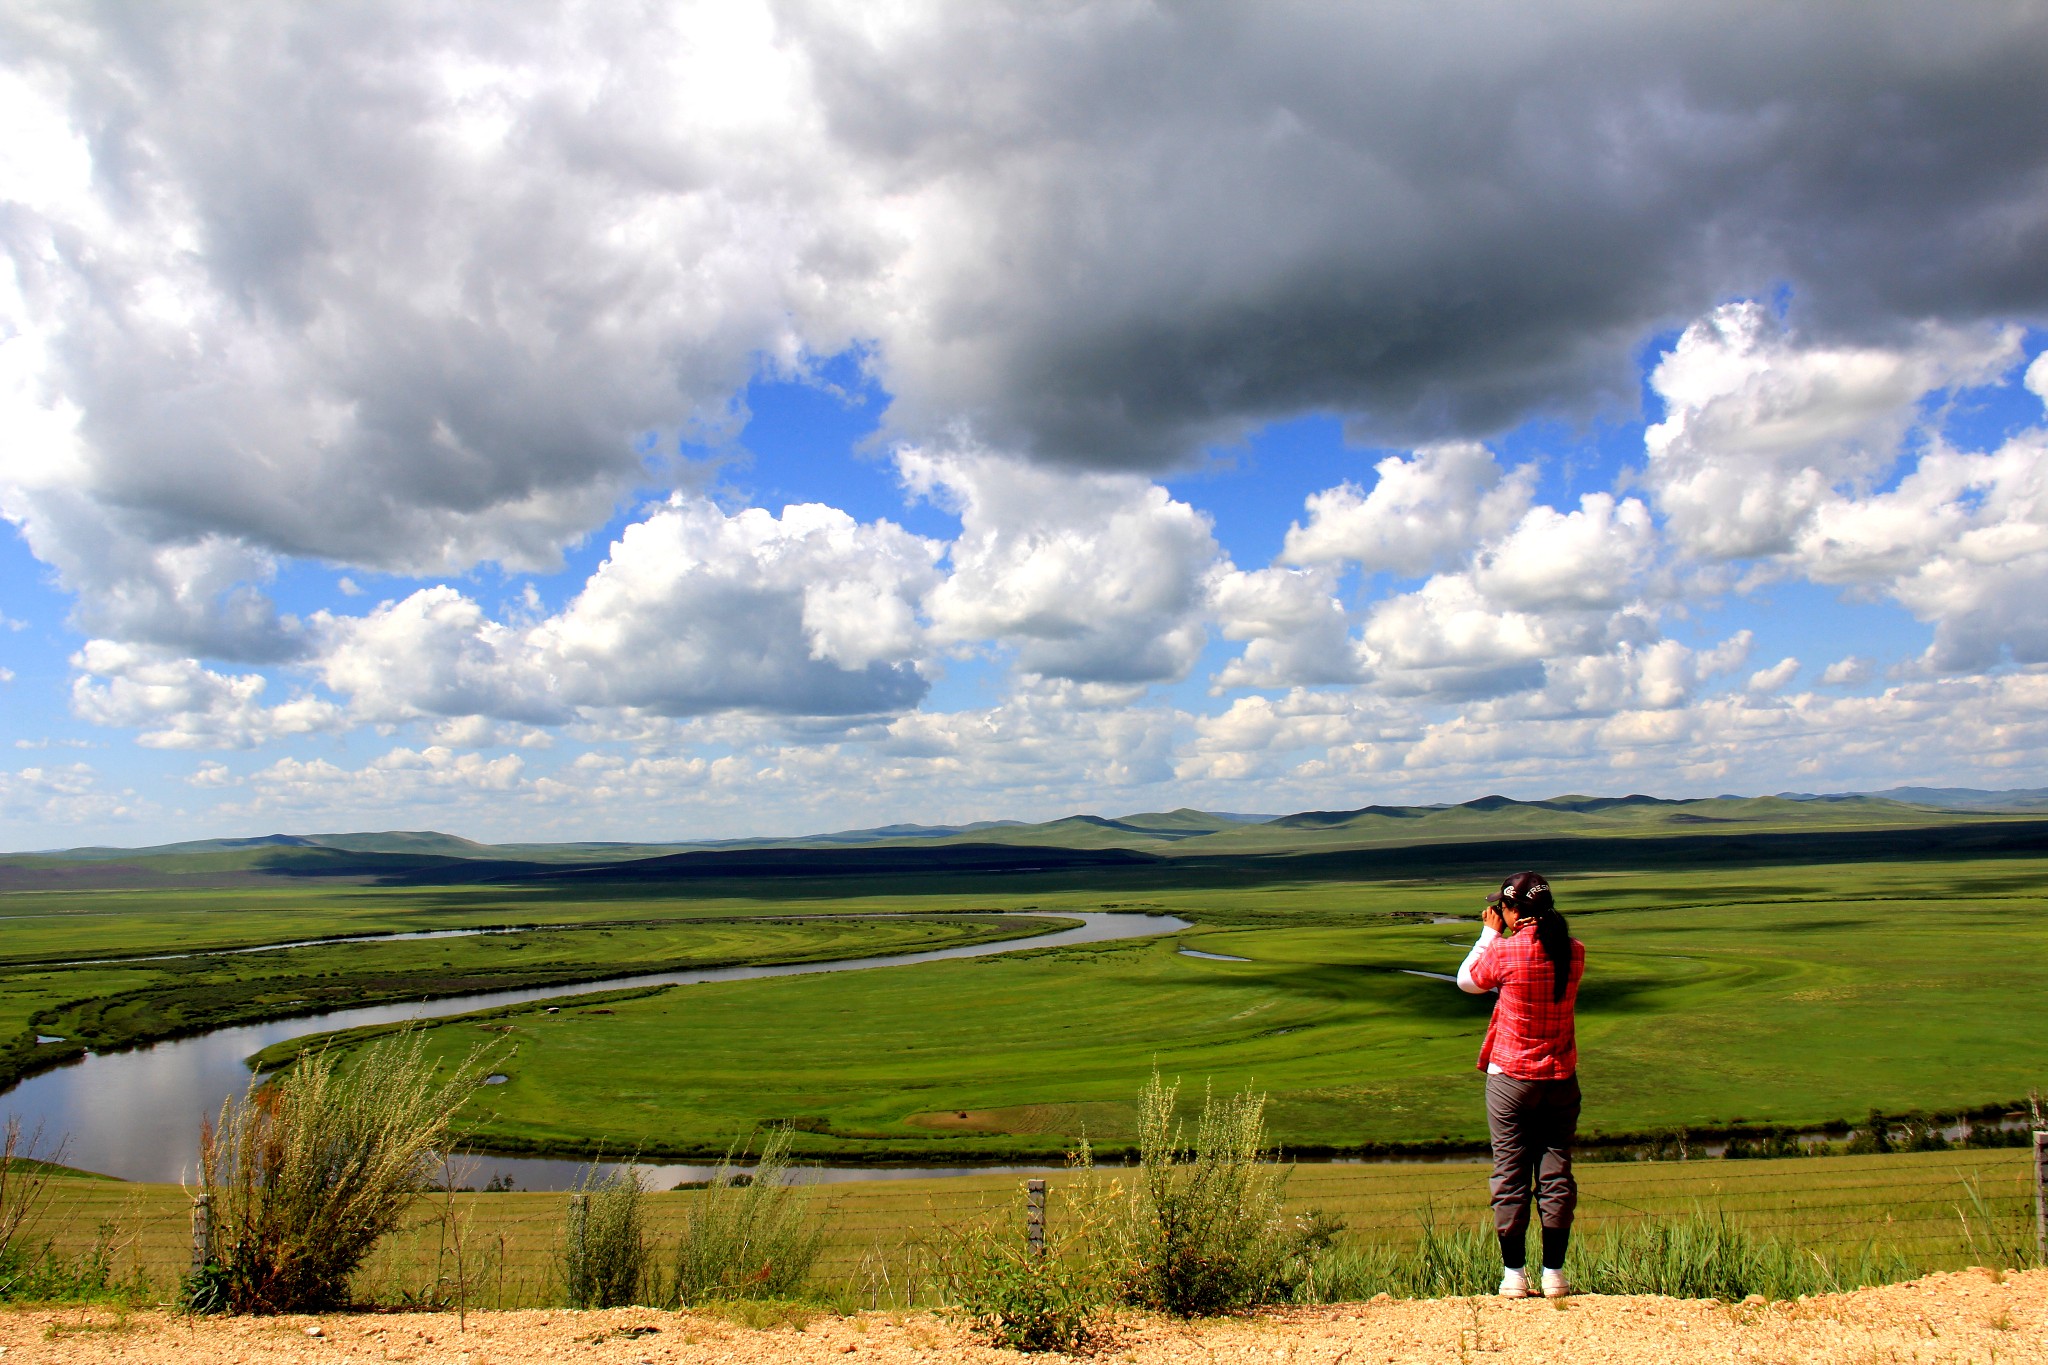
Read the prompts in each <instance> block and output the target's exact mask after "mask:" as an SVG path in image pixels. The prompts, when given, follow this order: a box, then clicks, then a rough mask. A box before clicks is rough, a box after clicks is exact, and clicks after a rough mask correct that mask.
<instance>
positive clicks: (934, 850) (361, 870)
mask: <svg viewBox="0 0 2048 1365" xmlns="http://www.w3.org/2000/svg"><path fill="white" fill-rule="evenodd" d="M2043 810H2048V790H2013V791H2004V792H1995V791H1980V790H1977V789H1974V788H1935V787H1899V788H1894V789H1892V790H1890V791H1886V792H1874V793H1837V794H1826V795H1815V794H1810V793H1794V792H1787V793H1781V794H1779V795H1776V796H1755V797H1742V796H1715V797H1697V798H1666V797H1655V796H1647V795H1643V794H1640V793H1635V794H1630V795H1626V796H1586V795H1581V794H1575V793H1574V794H1567V795H1563V796H1556V797H1550V798H1547V799H1544V800H1538V801H1524V800H1519V799H1516V798H1512V797H1507V796H1501V795H1498V794H1489V795H1485V796H1480V797H1476V798H1474V799H1473V800H1470V801H1464V802H1459V803H1456V804H1438V805H1378V804H1375V805H1364V806H1359V807H1357V808H1354V809H1350V810H1314V811H1299V812H1295V813H1293V814H1290V815H1280V816H1267V815H1248V814H1242V813H1234V812H1215V811H1202V810H1196V809H1194V808H1192V807H1181V808H1179V809H1176V810H1169V811H1144V812H1139V813H1136V814H1131V815H1123V816H1115V817H1111V816H1102V815H1094V814H1076V815H1069V816H1064V817H1061V818H1059V819H1055V820H1048V821H1043V822H1038V823H1025V822H1022V821H1017V820H978V821H972V822H968V823H963V824H957V825H924V824H913V823H897V824H889V825H879V826H872V827H868V828H862V829H850V830H838V831H833V832H829V833H824V834H813V835H805V836H799V837H795V838H772V837H761V838H742V839H719V840H696V841H676V842H673V843H660V842H635V841H619V842H611V841H588V842H575V843H560V844H540V843H515V844H485V843H479V842H477V841H475V840H472V839H466V838H462V837H460V836H458V835H452V834H444V833H441V832H439V831H435V830H383V831H357V832H347V833H331V834H305V835H297V834H264V835H255V836H250V837H245V838H218V839H198V840H189V841H185V842H181V843H172V844H161V845H156V846H153V847H146V848H129V849H123V848H108V847H89V848H75V849H67V850H62V851H53V852H48V853H36V854H15V855H6V856H0V888H4V887H27V886H47V887H53V888H54V887H67V886H81V887H82V886H86V885H113V884H116V883H119V884H129V885H137V886H142V885H164V884H197V883H196V882H195V881H194V879H205V878H216V879H218V878H227V879H236V878H242V879H246V878H248V877H260V878H273V877H357V878H389V877H402V878H404V879H406V880H434V879H437V878H448V879H454V880H461V881H474V880H480V879H489V878H495V877H499V876H514V877H525V876H528V875H532V876H545V875H551V874H550V873H549V872H548V869H556V868H558V869H561V870H562V871H563V872H564V873H572V872H573V873H577V874H578V875H581V874H582V871H583V870H587V869H597V868H610V869H617V870H620V873H621V875H632V876H636V877H637V876H640V875H642V873H643V872H653V871H654V870H655V868H656V866H657V865H658V866H660V867H665V868H667V869H669V870H670V871H673V872H681V871H683V870H685V869H689V870H690V874H691V875H693V876H694V875H708V874H709V873H710V870H711V869H714V868H724V869H727V870H729V871H731V872H732V874H733V875H753V874H752V873H750V872H743V871H741V869H744V868H758V869H767V868H770V867H774V868H778V869H781V870H782V871H781V872H780V873H778V875H789V873H790V870H791V869H794V868H798V867H803V868H810V869H815V870H820V871H822V870H823V869H826V868H833V869H842V868H843V867H850V866H852V865H853V863H848V862H846V861H845V860H842V859H834V858H826V857H822V856H814V855H822V854H824V853H827V852H829V851H831V850H834V849H837V850H843V851H846V852H847V853H849V854H851V853H860V854H861V855H862V856H861V858H857V859H855V860H854V862H861V863H864V864H872V865H873V866H874V867H876V868H878V869H879V868H882V867H883V866H885V865H886V866H888V867H896V866H897V865H899V864H901V865H902V866H906V867H907V866H910V865H912V864H915V863H917V862H918V861H919V860H920V859H922V860H923V861H924V862H925V863H926V864H928V865H929V866H931V867H933V868H943V867H959V866H962V865H964V864H965V863H975V864H977V865H980V866H985V867H987V868H989V869H991V870H994V869H997V868H999V867H1010V868H1025V867H1033V866H1040V865H1060V866H1068V867H1078V866H1083V865H1098V866H1106V865H1108V864H1102V863H1091V861H1090V860H1089V859H1087V858H1082V859H1080V861H1078V862H1077V861H1076V860H1075V858H1074V857H1073V856H1069V855H1082V854H1095V853H1103V854H1108V853H1112V852H1115V851H1117V850H1123V851H1127V852H1130V853H1135V854H1142V855H1145V857H1147V858H1164V859H1167V860H1169V861H1175V860H1179V859H1181V858H1185V857H1203V858H1209V857H1212V856H1216V857H1227V856H1241V857H1251V858H1259V859H1266V858H1272V857H1283V856H1292V855H1323V854H1341V853H1343V852H1344V851H1345V850H1358V851H1365V850H1386V849H1393V848H1399V847H1405V846H1420V845H1430V844H1449V843H1477V842H1489V841H1491V842H1502V841H1510V842H1515V843H1517V844H1518V845H1519V844H1523V843H1526V842H1527V841H1530V840H1537V841H1541V840H1552V839H1555V840H1583V839H1589V838H1591V839H1625V840H1643V839H1657V838H1669V837H1679V836H1684V835H1689V834H1703V833H1726V834H1729V835H1736V834H1742V833H1756V834H1766V833H1784V832H1790V831H1825V830H1845V831H1846V830H1853V829H1858V828H1883V827H1891V828H1901V829H1904V828H1923V827H1932V826H1938V825H1946V824H1951V823H1953V822H1956V821H1972V820H1979V821H1981V820H1993V821H1996V820H1999V819H2010V818H2018V817H2019V816H2022V815H2025V814H2027V813H2039V812H2041V811H2043ZM1539 846H1540V845H1539ZM920 849H921V850H925V852H923V853H915V852H913V851H914V850H920ZM891 850H902V851H904V852H905V853H906V855H908V856H906V857H898V856H897V854H896V853H894V852H891ZM1030 850H1039V851H1041V852H1044V853H1048V854H1050V853H1052V852H1058V853H1059V854H1060V856H1058V857H1050V856H1048V857H1044V858H1040V857H1036V856H1035V855H1031V854H1030V853H1029V851H1030ZM799 852H803V853H805V856H802V857H789V858H784V857H780V856H779V855H782V854H794V853H799ZM711 854H717V855H721V856H718V857H707V856H703V855H711ZM756 854H759V855H777V856H769V857H766V858H765V860H762V859H756V858H754V857H752V856H751V855H756ZM740 855H748V856H740ZM643 864H644V865H646V866H645V867H644V868H642V870H641V871H635V872H631V873H630V874H629V873H627V872H626V871H625V870H626V869H631V868H635V867H639V866H640V865H643Z"/></svg>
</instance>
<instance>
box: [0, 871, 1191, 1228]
mask: <svg viewBox="0 0 2048 1365" xmlns="http://www.w3.org/2000/svg"><path fill="white" fill-rule="evenodd" d="M1011 913H1025V914H1029V915H1031V916H1032V917H1033V918H1037V919H1048V920H1080V921H1081V924H1080V925H1079V926H1077V927H1075V928H1072V929H1061V930H1056V931H1053V932H1050V933H1045V934H1038V935H1034V936H1033V937H1031V938H1025V939H1004V940H1001V941H998V942H994V943H976V944H969V945H966V946H962V947H955V948H934V949H930V950H928V951H925V952H917V953H894V954H890V955H887V956H882V957H856V958H842V959H838V960H835V961H830V962H796V963H788V964H785V965H780V966H769V967H721V968H713V969H708V970H701V971H682V972H651V973H642V974H640V975H635V976H620V977H613V978H611V979H609V980H603V981H579V982H576V983H574V984H572V985H557V986H543V987H535V988H531V989H526V990H509V991H487V992H482V993H480V994H475V995H454V996H448V997H446V998H444V999H440V1000H408V1001H403V1002H399V1003H395V1004H387V1005H370V1006H365V1007H363V1008H359V1009H349V1010H334V1011H331V1012H329V1013H326V1014H312V1015H301V1016H299V1017H297V1018H294V1019H280V1020H276V1021H274V1022H272V1023H266V1024H245V1025H241V1026H238V1027H234V1028H223V1029H216V1030H214V1031H213V1032H211V1033H202V1034H198V1035H195V1036H193V1037H190V1038H178V1039H174V1040H171V1041H169V1042H162V1043H156V1044H154V1045H152V1046H149V1047H143V1048H136V1049H133V1050H132V1051H126V1052H109V1053H100V1054H95V1055H92V1056H88V1057H86V1058H84V1059H83V1060H81V1061H79V1062H76V1063H74V1064H72V1065H70V1066H65V1067H61V1068H59V1069H57V1070H55V1071H46V1072H44V1073H43V1074H41V1075H39V1076H31V1077H30V1078H29V1079H27V1080H25V1081H23V1082H22V1083H21V1084H20V1085H18V1086H16V1087H15V1088H14V1089H13V1090H12V1091H10V1092H8V1093H7V1094H5V1095H0V1114H12V1115H15V1116H18V1117H19V1118H20V1119H21V1122H22V1126H23V1128H24V1129H28V1130H33V1129H35V1128H37V1127H38V1126H40V1127H41V1130H42V1133H43V1135H44V1139H45V1148H46V1149H47V1147H48V1146H50V1145H52V1144H53V1143H54V1142H55V1141H56V1140H57V1139H58V1138H60V1137H61V1138H63V1139H64V1141H65V1148H64V1155H63V1161H64V1162H65V1164H66V1165H70V1166H76V1167H80V1168H82V1169H84V1170H88V1171H99V1172H102V1173H103V1174H106V1175H112V1176H119V1177H121V1178H122V1179H124V1180H150V1181H176V1180H180V1179H189V1178H190V1175H191V1170H192V1163H193V1157H194V1152H195V1149H196V1148H197V1146H198V1140H199V1125H200V1121H201V1120H202V1119H206V1118H211V1117H212V1116H214V1115H215V1114H217V1113H219V1112H220V1106H221V1103H222V1101H224V1100H226V1099H227V1098H228V1097H229V1096H231V1095H236V1094H239V1093H241V1091H242V1090H243V1088H244V1087H246V1086H247V1085H248V1083H249V1069H248V1066H247V1064H246V1059H247V1058H248V1057H249V1056H251V1055H252V1054H254V1053H256V1052H260V1051H262V1050H263V1049H264V1048H266V1047H269V1046H270V1045H271V1044H273V1043H280V1042H283V1041H285V1040H286V1039H289V1038H300V1037H304V1036H306V1035H307V1034H312V1033H330V1032H333V1031H335V1030H337V1029H346V1028H357V1027H360V1026H362V1025H365V1024H389V1023H397V1022H399V1021H401V1020H405V1019H440V1018H445V1017H447V1016H449V1015H453V1014H467V1013H469V1012H470V1011H471V1010H481V1009H491V1008H495V1007H497V1006H500V1005H517V1004H523V1003H525V1002H526V1001H529V1000H545V999H551V998H554V997H556V996H565V995H585V994H588V993H590V992H592V991H606V990H617V989H619V988H621V987H625V986H664V985H673V986H693V985H697V984H699V983H702V982H706V981H748V980H752V979H754V978H756V977H769V976H807V975H811V974H814V973H818V972H857V971H867V970H870V969H872V968H876V967H907V966H910V965H912V964H914V963H919V962H940V961H945V960H947V959H951V958H962V957H987V956H991V955H993V954H996V953H1014V952H1020V951H1023V950H1026V949H1033V948H1058V947H1064V946H1066V945H1069V944H1077V943H1108V942H1112V941H1115V940H1118V939H1130V938H1146V937H1150V936H1153V935H1157V934H1170V933H1176V932H1178V931H1179V930H1182V929H1187V928H1191V927H1192V926H1191V925H1190V924H1189V923H1188V921H1186V920H1184V919H1179V918H1177V917H1175V916H1172V915H1140V914H1131V913H1128V912H1122V913H1120V912H1110V911H1074V912H1071V913H1067V912H1051V911H1039V912H1030V911H1026V912H1011ZM476 1160H477V1166H476V1168H475V1170H474V1171H473V1172H471V1173H470V1174H469V1175H468V1177H467V1180H468V1183H474V1184H477V1185H481V1184H483V1183H484V1182H486V1181H488V1180H490V1179H491V1178H492V1177H493V1176H497V1175H503V1176H507V1177H509V1178H510V1179H511V1180H512V1181H513V1182H515V1183H516V1184H517V1185H518V1186H519V1187H520V1188H523V1189H561V1188H565V1187H566V1186H568V1185H571V1184H573V1183H574V1182H575V1178H576V1173H577V1171H578V1170H579V1165H578V1163H576V1162H573V1161H550V1160H546V1159H543V1158H525V1157H521V1158H512V1157H482V1158H477V1159H476ZM994 1169H999V1170H1000V1169H1007V1168H1001V1167H998V1168H994ZM952 1173H954V1172H953V1171H952V1170H951V1169H950V1168H948V1169H939V1168H931V1169H919V1170H915V1171H901V1172H896V1171H882V1170H876V1169H872V1168H858V1169H853V1168H849V1169H847V1170H845V1171H839V1170H833V1169H830V1168H828V1169H825V1170H821V1171H818V1172H816V1173H815V1176H814V1178H817V1179H824V1180H830V1179H833V1178H835V1177H837V1178H859V1179H866V1180H872V1179H875V1178H877V1177H878V1176H883V1175H889V1174H903V1175H918V1176H929V1175H944V1174H952ZM708 1174H709V1169H708V1168H705V1167H698V1166H662V1167H658V1168H655V1179H656V1181H657V1183H659V1184H674V1183H675V1182H676V1181H677V1180H689V1179H696V1180H701V1179H703V1178H705V1176H706V1175H708Z"/></svg>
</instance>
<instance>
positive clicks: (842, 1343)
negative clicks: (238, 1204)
mask: <svg viewBox="0 0 2048 1365" xmlns="http://www.w3.org/2000/svg"><path fill="white" fill-rule="evenodd" d="M316 1332H317V1335H315V1333H316ZM0 1351H4V1355H0V1361H4V1365H17V1362H44V1361H49V1362H81V1363H82V1362H94V1365H98V1362H149V1365H201V1363H202V1362H206V1363H208V1365H210V1363H211V1362H223V1365H225V1363H226V1362H234V1363H235V1365H270V1362H292V1363H293V1365H308V1363H310V1362H326V1363H327V1365H343V1362H352V1363H354V1365H367V1362H373V1361H378V1362H381V1361H413V1362H419V1365H443V1363H444V1362H445V1365H516V1363H517V1362H526V1361H564V1360H566V1361H578V1362H590V1365H610V1363H611V1362H618V1363H619V1365H636V1363H637V1362H641V1361H652V1362H668V1361H688V1362H705V1365H712V1362H732V1363H733V1365H750V1363H752V1362H760V1363H761V1365H770V1363H772V1365H784V1362H790V1363H791V1365H794V1362H823V1361H834V1362H838V1363H839V1365H847V1361H848V1358H849V1357H851V1358H852V1360H853V1361H854V1362H856V1363H857V1362H860V1361H869V1362H899V1361H927V1360H930V1359H932V1358H934V1357H943V1358H946V1359H962V1360H980V1361H998V1360H1001V1361H1020V1360H1026V1359H1032V1358H1031V1357H1022V1356H1017V1355H1015V1354H1013V1353H1011V1352H1008V1351H998V1350H993V1349H990V1348H988V1347H985V1346H980V1345H977V1344H976V1343H975V1342H974V1341H973V1340H972V1339H971V1338H969V1337H968V1336H967V1335H966V1334H965V1333H963V1332H961V1331H960V1330H959V1329H958V1328H956V1327H953V1326H952V1325H950V1324H948V1323H945V1322H943V1321H940V1320H938V1319H935V1318H932V1317H929V1316H926V1315H924V1314H905V1313H866V1314H862V1315H860V1316H858V1317H852V1318H836V1317H830V1316H823V1317H819V1318H816V1319H814V1320H812V1321H811V1322H810V1323H809V1324H807V1325H806V1326H805V1327H803V1328H802V1329H794V1328H783V1329H779V1330H773V1331H750V1330H748V1329H746V1328H742V1327H737V1326H734V1325H733V1324H731V1323H729V1322H725V1321H722V1320H720V1319H718V1318H713V1317H706V1316H702V1315H690V1314H681V1313H657V1312H651V1311H648V1310H644V1309H631V1310H627V1309H620V1310H612V1311H607V1312H590V1313H576V1312H568V1311H564V1310H557V1311H551V1312H521V1313H476V1314H471V1315H470V1318H469V1324H468V1329H467V1330H466V1331H462V1330H458V1328H457V1323H456V1320H455V1317H454V1315H453V1314H449V1313H404V1314H362V1315H329V1316H325V1317H320V1318H271V1319H247V1318H243V1319H233V1320H226V1321H222V1320H213V1321H199V1322H193V1321H188V1320H186V1319H182V1318H178V1317H173V1316H170V1315H166V1314H162V1313H137V1314H130V1315H125V1316H124V1315H121V1314H118V1313H114V1312H109V1311H105V1310H70V1311H42V1312H36V1311H17V1312H7V1313H0ZM1037 1359H1040V1360H1043V1359H1045V1357H1037ZM1097 1359H1098V1360H1105V1361H1130V1362H1153V1361H1158V1362H1169V1361H1171V1362H1183V1361H1185V1362H1197V1361H1199V1362H1204V1363H1205V1365H1207V1363H1208V1362H1217V1363H1218V1365H1222V1363H1223V1362H1246V1363H1247V1365H1249V1363H1250V1362H1259V1365H1266V1362H1281V1361H1284V1362H1290V1363H1291V1362H1303V1363H1304V1365H1307V1363H1308V1362H1315V1365H1339V1363H1340V1362H1341V1363H1342V1365H1387V1363H1388V1362H1392V1363H1394V1365H1407V1362H1411V1361H1412V1362H1438V1361H1445V1362H1459V1363H1460V1365H1469V1362H1475V1361H1485V1360H1500V1361H1513V1362H1515V1363H1516V1365H1539V1363H1543V1365H1548V1363H1550V1362H1557V1363H1558V1365H1562V1363H1563V1362H1573V1363H1574V1365H1605V1363H1607V1362H1624V1361H1626V1362H1645V1363H1646V1365H1648V1363H1651V1362H1654V1363H1655V1365H1664V1363H1665V1362H1692V1361H1713V1362H1717V1365H1718V1363H1719V1362H1745V1363H1748V1362H1755V1365H1833V1363H1834V1362H1840V1363H1841V1365H1877V1363H1878V1362H1887V1363H1888V1362H1901V1363H1903V1362H1928V1363H1929V1365H1932V1363H1933V1362H1957V1363H1958V1365H1960V1363H1961V1362H1973V1365H1974V1363H1977V1362H1981V1365H1999V1363H2000V1362H2006V1363H2007V1365H2029V1363H2031V1362H2048V1271H2042V1270H2035V1271H2027V1272H2024V1273H2014V1274H2007V1275H2005V1276H2002V1277H1998V1276H1993V1275H1991V1274H1988V1273H1986V1272H1982V1271H1963V1272H1961V1273H1958V1274H1953V1275H1934V1276H1930V1277H1928V1278H1927V1279H1924V1280H1916V1281H1914V1282H1913V1283H1911V1284H1902V1285H1892V1286H1889V1287H1887V1288H1883V1289H1866V1290H1860V1291H1858V1292H1856V1293H1854V1294H1844V1295H1840V1296H1833V1297H1827V1298H1817V1299H1810V1300H1807V1301H1804V1302H1800V1303H1790V1304H1763V1303H1746V1304H1725V1305H1724V1304H1716V1303H1703V1302H1698V1301H1693V1300H1681V1299H1657V1298H1599V1297H1594V1296H1586V1297H1582V1298H1576V1299H1572V1300H1569V1301H1567V1303H1566V1304H1565V1306H1564V1307H1562V1308H1560V1307H1557V1306H1555V1305H1552V1304H1549V1303H1545V1302H1543V1301H1541V1300H1530V1301H1524V1302H1520V1303H1504V1302H1501V1301H1499V1300H1494V1299H1442V1300H1437V1301H1435V1302H1400V1301H1394V1300H1386V1299H1382V1300H1376V1301H1374V1302H1372V1303H1364V1304H1347V1305H1342V1306H1338V1307H1332V1308H1316V1309H1294V1310H1287V1311H1281V1312H1274V1313H1267V1314H1262V1315H1259V1316H1257V1317H1251V1318H1243V1319H1230V1320H1224V1321H1213V1322H1204V1323H1199V1324H1184V1323H1174V1322H1168V1321H1163V1320H1159V1319H1133V1320H1130V1321H1128V1322H1126V1323H1124V1324H1123V1325H1122V1326H1121V1327H1120V1329H1119V1331H1118V1334H1117V1337H1116V1340H1115V1341H1114V1342H1113V1343H1111V1344H1110V1345H1108V1346H1107V1347H1105V1348H1104V1349H1103V1351H1102V1352H1101V1353H1100V1354H1099V1355H1098V1356H1097Z"/></svg>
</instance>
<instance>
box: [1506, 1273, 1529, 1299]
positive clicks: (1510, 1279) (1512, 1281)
mask: <svg viewBox="0 0 2048 1365" xmlns="http://www.w3.org/2000/svg"><path fill="white" fill-rule="evenodd" d="M1500 1296H1501V1297H1502V1298H1504V1299H1526V1298H1528V1297H1529V1276H1528V1273H1527V1272H1526V1271H1521V1270H1510V1271H1508V1272H1507V1273H1506V1274H1504V1275H1502V1276H1501V1277H1500Z"/></svg>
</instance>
